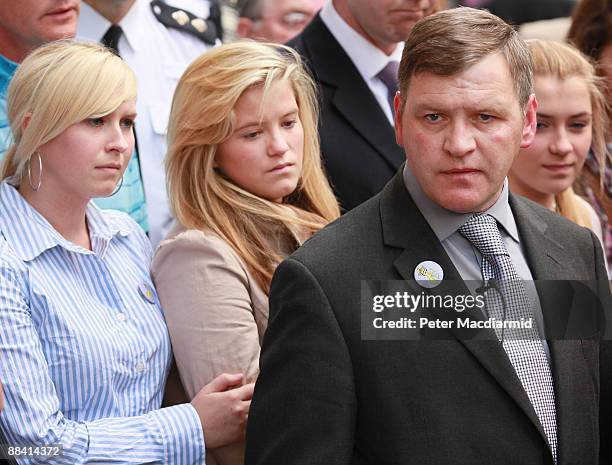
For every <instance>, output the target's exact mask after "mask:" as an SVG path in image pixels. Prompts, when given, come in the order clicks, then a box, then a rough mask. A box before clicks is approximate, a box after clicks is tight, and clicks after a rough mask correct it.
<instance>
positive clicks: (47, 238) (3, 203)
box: [0, 181, 132, 261]
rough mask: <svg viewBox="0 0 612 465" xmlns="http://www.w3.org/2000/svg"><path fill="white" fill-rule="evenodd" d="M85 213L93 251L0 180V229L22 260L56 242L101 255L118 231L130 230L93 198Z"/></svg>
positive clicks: (73, 250) (73, 249)
mask: <svg viewBox="0 0 612 465" xmlns="http://www.w3.org/2000/svg"><path fill="white" fill-rule="evenodd" d="M86 216H87V222H88V225H89V234H90V238H91V242H92V248H93V251H90V250H86V249H84V248H82V247H80V246H78V245H76V244H73V243H72V242H70V241H68V240H66V239H65V238H64V237H63V236H62V235H61V234H60V233H58V232H57V231H56V230H55V229H54V228H53V226H51V224H50V223H49V222H48V221H47V220H46V219H45V217H44V216H42V215H41V214H40V213H39V212H38V211H36V210H35V209H34V208H33V207H32V206H31V205H30V204H29V203H28V202H27V201H26V200H25V199H24V198H23V197H22V196H21V194H20V193H19V192H18V191H17V189H16V188H15V187H13V186H11V185H10V184H9V183H8V182H7V181H3V182H2V183H0V231H2V234H3V235H4V238H5V239H6V241H7V242H8V244H9V245H10V246H11V248H12V249H13V250H14V251H15V253H16V254H17V255H18V256H19V257H20V258H21V259H22V260H24V261H31V260H34V259H35V258H37V257H38V256H39V255H40V254H42V253H43V252H44V251H46V250H48V249H51V248H53V247H57V246H59V247H62V248H64V249H66V250H68V251H71V252H76V253H84V254H91V253H95V254H97V255H100V256H102V255H103V254H104V251H105V250H106V248H107V246H108V243H109V242H110V241H111V240H112V239H113V238H114V237H115V236H116V235H117V234H120V235H122V236H127V235H128V234H129V233H130V232H131V231H132V228H130V227H129V226H128V224H126V223H124V222H121V221H118V220H117V219H115V218H114V217H113V216H112V215H105V214H103V213H102V211H101V210H100V209H99V208H98V207H97V206H96V205H94V203H93V202H89V204H88V205H87V212H86Z"/></svg>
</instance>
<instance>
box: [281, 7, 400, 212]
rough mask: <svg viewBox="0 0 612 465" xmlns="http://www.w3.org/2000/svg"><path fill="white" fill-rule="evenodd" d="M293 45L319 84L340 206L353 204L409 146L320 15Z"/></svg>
mask: <svg viewBox="0 0 612 465" xmlns="http://www.w3.org/2000/svg"><path fill="white" fill-rule="evenodd" d="M288 45H290V46H292V47H294V48H295V49H296V50H297V51H298V52H299V53H300V54H301V55H302V57H303V58H304V60H305V61H306V64H307V65H308V66H309V67H310V69H311V71H312V74H313V75H314V78H315V80H316V81H317V82H318V84H319V85H320V90H321V100H322V101H321V119H320V125H319V134H320V137H321V153H322V156H323V161H324V163H325V169H326V171H327V176H328V178H329V180H330V182H331V184H332V187H333V188H334V192H335V193H336V196H337V197H338V200H339V202H340V206H341V207H342V209H344V210H351V209H352V208H354V207H356V206H357V205H359V204H360V203H362V202H364V201H365V200H367V199H369V198H370V197H372V196H373V195H374V194H377V193H378V192H380V191H381V190H382V188H383V187H384V185H385V184H386V183H387V182H388V181H389V179H391V177H392V176H393V174H394V173H395V171H396V170H397V168H398V167H399V166H400V165H401V164H402V162H403V161H404V152H403V150H402V148H401V147H399V146H398V145H397V144H396V142H395V136H394V133H393V126H391V124H390V123H389V120H388V119H387V117H386V116H385V114H384V112H383V111H382V109H381V108H380V105H379V103H378V101H377V100H376V98H375V97H374V95H372V92H371V90H370V89H369V87H368V85H367V84H366V83H365V82H364V80H363V78H362V77H361V75H360V74H359V71H358V70H357V68H356V67H355V65H354V64H353V62H352V61H351V59H350V58H349V56H348V55H347V54H346V52H345V51H344V50H343V48H342V47H341V46H340V44H339V43H338V41H337V40H336V39H335V38H334V36H333V35H332V34H331V32H330V31H329V29H328V28H327V26H326V25H325V24H324V23H323V21H322V20H321V17H320V16H319V15H317V16H316V17H315V18H314V19H313V20H312V22H311V23H310V24H309V25H308V26H307V27H306V28H305V29H304V31H302V33H301V34H300V35H298V36H297V37H296V38H295V39H293V40H292V41H290V42H289V44H288Z"/></svg>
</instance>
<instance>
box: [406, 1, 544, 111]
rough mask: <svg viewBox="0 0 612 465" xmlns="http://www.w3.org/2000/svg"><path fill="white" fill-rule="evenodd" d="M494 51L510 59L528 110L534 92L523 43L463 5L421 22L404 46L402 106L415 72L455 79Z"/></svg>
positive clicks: (509, 28)
mask: <svg viewBox="0 0 612 465" xmlns="http://www.w3.org/2000/svg"><path fill="white" fill-rule="evenodd" d="M494 53H501V54H502V55H503V56H504V58H505V59H506V61H507V63H508V66H509V68H510V75H511V77H512V81H513V83H514V90H515V93H516V96H517V97H518V100H519V104H520V105H521V108H524V107H525V105H526V104H527V102H528V100H529V96H530V95H531V94H532V93H533V65H532V62H531V57H530V55H529V50H528V49H527V46H526V44H525V42H524V41H523V40H522V39H521V38H520V37H519V35H518V33H517V32H516V31H515V30H514V29H513V28H512V26H510V25H508V24H507V23H505V22H504V21H503V20H502V19H500V18H498V17H497V16H495V15H492V14H491V13H489V12H487V11H484V10H476V9H474V8H465V7H461V8H454V9H451V10H444V11H440V12H438V13H436V14H434V15H432V16H428V17H427V18H425V19H423V20H421V21H419V22H418V23H417V24H416V25H415V26H414V28H413V29H412V32H411V34H410V36H409V37H408V40H407V41H406V43H405V45H404V52H403V54H402V61H401V63H400V67H399V89H400V92H401V95H402V105H403V104H404V103H405V98H406V97H405V96H406V95H407V93H408V86H409V84H410V79H411V78H412V76H414V75H415V74H419V73H423V72H428V73H433V74H437V75H440V76H452V75H453V74H456V73H459V72H461V71H463V70H465V69H467V68H469V67H470V66H472V65H474V64H476V63H477V62H479V61H480V60H481V59H483V58H484V57H486V56H488V55H490V54H494Z"/></svg>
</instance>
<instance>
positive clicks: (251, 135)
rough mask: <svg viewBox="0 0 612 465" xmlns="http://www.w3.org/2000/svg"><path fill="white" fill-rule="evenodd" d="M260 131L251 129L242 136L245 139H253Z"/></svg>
mask: <svg viewBox="0 0 612 465" xmlns="http://www.w3.org/2000/svg"><path fill="white" fill-rule="evenodd" d="M260 133H261V131H251V132H247V133H246V134H245V135H244V137H245V138H246V139H255V138H256V137H257V136H258V135H259V134H260Z"/></svg>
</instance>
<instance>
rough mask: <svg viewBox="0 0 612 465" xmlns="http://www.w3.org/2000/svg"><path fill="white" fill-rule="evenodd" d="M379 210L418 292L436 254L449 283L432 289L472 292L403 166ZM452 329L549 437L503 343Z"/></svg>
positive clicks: (387, 239) (386, 237)
mask: <svg viewBox="0 0 612 465" xmlns="http://www.w3.org/2000/svg"><path fill="white" fill-rule="evenodd" d="M380 210H381V222H382V230H383V241H384V243H385V245H387V246H391V247H396V248H401V249H404V251H403V252H402V253H401V254H400V255H399V257H398V258H397V259H396V260H395V262H394V267H395V268H396V270H397V271H398V273H399V274H400V275H401V276H402V278H403V279H404V280H406V281H407V282H408V285H410V286H411V287H412V288H413V289H415V290H418V292H421V291H423V289H422V288H420V287H419V286H418V284H416V282H415V280H414V276H413V272H414V269H415V267H416V266H417V265H418V264H419V263H420V262H422V261H424V260H432V259H434V258H435V261H436V262H437V263H438V264H440V266H441V267H442V269H443V271H444V281H446V282H447V285H446V287H445V286H443V285H441V286H438V287H436V288H434V289H433V290H432V291H433V293H438V294H447V293H453V292H455V293H457V292H461V293H463V294H467V293H468V292H469V291H468V290H467V287H465V285H464V284H462V278H461V275H460V274H459V272H458V271H457V269H456V268H455V266H454V265H453V263H452V261H451V259H450V257H449V256H448V254H447V253H446V251H445V250H444V247H443V246H442V244H441V243H440V241H439V240H438V238H437V237H436V235H435V233H434V232H433V230H432V229H431V227H430V226H429V224H428V223H427V221H426V220H425V218H424V217H423V215H422V214H421V213H420V211H419V209H418V207H417V206H416V204H415V203H414V201H413V200H412V198H411V197H410V194H409V193H408V191H407V190H406V188H405V186H404V181H403V177H402V169H400V171H399V173H398V174H397V175H396V176H395V177H394V178H393V179H392V180H391V182H390V183H389V184H388V185H387V186H386V187H385V190H384V191H383V193H382V197H381V203H380ZM444 281H443V283H444ZM460 283H461V284H460ZM451 332H452V333H454V334H455V336H456V337H457V339H458V341H459V342H460V343H461V344H463V346H465V348H466V349H467V350H468V351H469V352H470V353H471V354H472V355H473V356H474V357H475V358H476V359H477V360H478V361H479V362H480V363H481V365H482V366H483V368H484V369H485V370H486V371H487V372H488V373H489V374H490V375H491V376H493V378H494V379H495V380H496V381H497V382H498V383H499V384H500V386H501V387H502V388H503V389H504V390H505V391H506V392H507V393H508V395H510V397H511V398H512V399H513V400H514V401H515V402H516V403H517V405H518V406H519V407H520V408H521V410H523V412H524V413H525V414H526V415H527V416H528V417H529V419H530V420H531V422H532V423H533V424H534V426H535V427H536V428H537V429H538V431H539V432H540V435H541V436H542V438H543V440H544V441H546V434H545V433H544V429H543V428H542V425H541V423H540V421H539V419H538V417H537V415H536V413H535V410H534V409H533V406H532V405H531V402H530V401H529V398H528V397H527V394H526V392H525V390H524V389H523V386H522V384H521V382H520V380H519V379H518V377H517V375H516V372H515V371H514V368H513V367H512V364H511V363H510V360H509V359H508V356H507V355H506V353H505V351H504V349H503V347H502V346H501V344H500V343H498V342H496V341H494V340H491V339H492V338H493V337H492V335H489V337H487V338H486V339H489V340H482V338H474V339H466V332H462V331H461V330H457V329H452V330H451Z"/></svg>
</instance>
